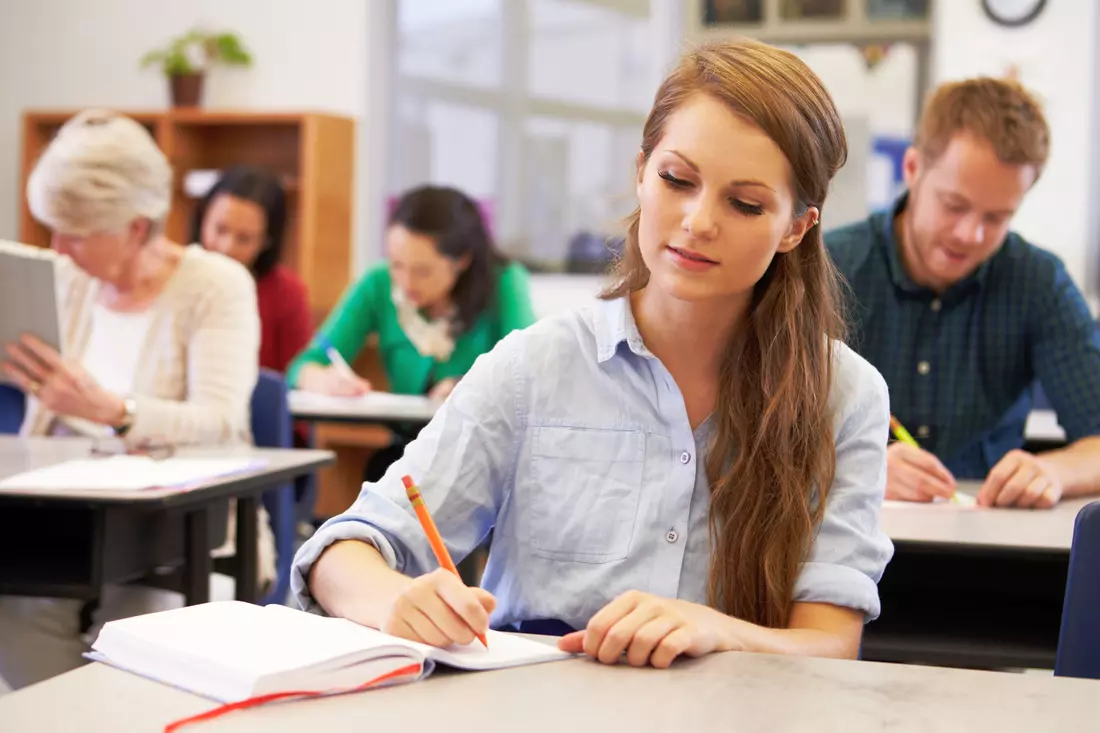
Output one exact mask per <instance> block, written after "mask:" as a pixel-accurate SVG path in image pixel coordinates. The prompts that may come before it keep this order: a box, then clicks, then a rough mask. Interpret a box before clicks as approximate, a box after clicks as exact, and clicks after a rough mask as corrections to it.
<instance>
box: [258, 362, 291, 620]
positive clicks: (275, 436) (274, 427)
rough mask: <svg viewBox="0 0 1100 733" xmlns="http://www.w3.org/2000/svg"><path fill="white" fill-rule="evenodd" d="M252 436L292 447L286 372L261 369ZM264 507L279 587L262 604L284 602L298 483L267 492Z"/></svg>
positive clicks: (268, 443)
mask: <svg viewBox="0 0 1100 733" xmlns="http://www.w3.org/2000/svg"><path fill="white" fill-rule="evenodd" d="M252 437H253V439H254V440H255V442H256V445H257V446H259V447H261V448H292V447H293V436H292V428H291V418H290V407H289V405H287V389H286V382H285V381H284V380H283V375H281V374H279V373H278V372H274V371H271V370H270V369H261V370H260V377H259V380H258V381H257V382H256V389H255V390H254V391H253V392H252ZM263 502H264V508H266V509H267V513H268V515H269V516H270V517H271V531H272V533H273V534H274V535H275V558H276V559H275V569H276V576H275V577H276V581H275V587H274V588H273V589H272V591H271V593H269V594H268V595H267V597H266V598H264V599H262V600H261V601H260V603H261V604H263V605H267V604H269V603H282V602H283V600H284V599H285V598H286V596H287V593H288V592H289V590H290V564H291V562H292V561H293V559H294V524H295V516H294V513H295V510H294V485H293V484H291V483H288V484H286V485H284V486H280V487H278V488H277V489H272V490H271V491H266V492H264V495H263Z"/></svg>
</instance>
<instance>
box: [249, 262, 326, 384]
mask: <svg viewBox="0 0 1100 733" xmlns="http://www.w3.org/2000/svg"><path fill="white" fill-rule="evenodd" d="M256 297H257V301H258V305H259V310H260V366H262V367H265V368H267V369H274V370H275V371H277V372H279V373H284V372H286V368H287V365H288V364H289V363H290V360H291V359H293V358H294V357H295V356H296V355H297V354H298V352H299V351H301V350H302V349H304V348H305V347H306V344H307V343H309V339H310V338H311V337H312V336H313V317H312V316H311V315H310V312H309V295H308V293H307V291H306V285H305V283H303V282H302V279H301V278H299V277H298V275H297V274H296V273H295V272H294V271H293V270H291V269H289V268H286V267H283V266H282V265H276V266H275V267H274V268H273V269H272V270H271V272H269V273H267V275H265V276H264V277H263V279H262V280H257V281H256Z"/></svg>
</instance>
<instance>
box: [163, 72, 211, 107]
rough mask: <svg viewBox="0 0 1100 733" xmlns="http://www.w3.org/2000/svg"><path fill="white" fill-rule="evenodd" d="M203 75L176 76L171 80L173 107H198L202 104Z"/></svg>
mask: <svg viewBox="0 0 1100 733" xmlns="http://www.w3.org/2000/svg"><path fill="white" fill-rule="evenodd" d="M202 82H203V75H202V74H176V75H174V76H172V77H170V79H169V84H170V85H171V91H172V106H173V107H198V106H199V105H200V104H201V103H202Z"/></svg>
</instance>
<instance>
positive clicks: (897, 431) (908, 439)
mask: <svg viewBox="0 0 1100 733" xmlns="http://www.w3.org/2000/svg"><path fill="white" fill-rule="evenodd" d="M890 431H891V432H892V433H893V434H894V437H895V438H897V439H898V440H900V441H901V442H902V443H907V444H908V445H911V446H913V447H914V448H920V443H918V442H917V441H916V438H914V437H913V436H912V435H910V434H909V431H908V430H906V429H905V426H904V425H902V424H901V421H900V420H898V419H897V418H896V417H894V416H893V415H891V416H890ZM951 501H953V502H955V503H956V504H958V503H959V497H958V495H957V494H952V495H951Z"/></svg>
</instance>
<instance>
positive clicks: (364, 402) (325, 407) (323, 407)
mask: <svg viewBox="0 0 1100 733" xmlns="http://www.w3.org/2000/svg"><path fill="white" fill-rule="evenodd" d="M289 402H290V409H291V411H292V412H310V411H313V410H316V411H318V412H326V411H337V412H363V413H369V414H378V415H390V414H393V415H423V414H427V415H431V414H433V413H434V412H435V410H436V409H437V408H438V407H439V405H438V404H437V403H436V402H433V401H432V400H430V399H428V398H427V397H424V396H422V395H403V394H393V393H390V392H370V393H368V394H365V395H363V396H362V397H331V396H329V395H319V394H313V393H311V392H301V391H297V390H295V391H293V392H291V393H290V397H289Z"/></svg>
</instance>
